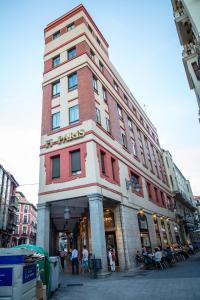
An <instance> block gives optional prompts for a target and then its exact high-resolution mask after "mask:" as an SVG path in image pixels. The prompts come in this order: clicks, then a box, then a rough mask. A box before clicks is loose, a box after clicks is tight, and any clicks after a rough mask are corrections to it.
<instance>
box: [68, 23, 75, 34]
mask: <svg viewBox="0 0 200 300" xmlns="http://www.w3.org/2000/svg"><path fill="white" fill-rule="evenodd" d="M74 28H75V24H74V23H71V24H69V25H68V26H67V32H68V31H71V30H72V29H74Z"/></svg>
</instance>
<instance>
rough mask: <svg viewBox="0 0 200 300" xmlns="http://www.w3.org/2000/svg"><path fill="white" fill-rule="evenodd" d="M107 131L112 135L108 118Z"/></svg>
mask: <svg viewBox="0 0 200 300" xmlns="http://www.w3.org/2000/svg"><path fill="white" fill-rule="evenodd" d="M106 130H107V131H108V132H109V133H110V132H111V130H110V120H109V119H108V118H106Z"/></svg>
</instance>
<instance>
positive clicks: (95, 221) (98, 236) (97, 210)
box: [88, 194, 108, 273]
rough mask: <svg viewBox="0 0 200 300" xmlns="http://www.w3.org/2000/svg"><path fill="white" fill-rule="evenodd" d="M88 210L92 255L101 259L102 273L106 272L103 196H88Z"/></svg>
mask: <svg viewBox="0 0 200 300" xmlns="http://www.w3.org/2000/svg"><path fill="white" fill-rule="evenodd" d="M88 199H89V209H90V227H91V241H92V254H93V255H95V258H101V263H102V270H101V271H102V273H103V272H108V264H107V253H106V240H105V229H104V217H103V196H102V195H101V194H92V195H88Z"/></svg>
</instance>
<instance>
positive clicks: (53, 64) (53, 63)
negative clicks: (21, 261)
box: [52, 54, 60, 68]
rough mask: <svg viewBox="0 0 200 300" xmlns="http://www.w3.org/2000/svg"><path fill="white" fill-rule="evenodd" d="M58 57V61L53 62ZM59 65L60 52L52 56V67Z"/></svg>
mask: <svg viewBox="0 0 200 300" xmlns="http://www.w3.org/2000/svg"><path fill="white" fill-rule="evenodd" d="M58 58H59V63H56V64H55V60H56V59H58ZM59 65H60V54H58V55H56V56H54V57H53V58H52V68H55V67H57V66H59Z"/></svg>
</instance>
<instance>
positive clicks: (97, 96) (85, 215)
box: [37, 5, 179, 270]
mask: <svg viewBox="0 0 200 300" xmlns="http://www.w3.org/2000/svg"><path fill="white" fill-rule="evenodd" d="M44 38H45V53H44V77H43V108H42V128H41V147H40V185H39V204H38V232H39V234H38V235H37V244H38V245H40V246H42V247H44V248H45V249H46V250H47V251H48V252H49V253H50V255H55V253H56V250H57V249H58V240H59V234H60V233H64V234H65V235H66V237H67V240H68V243H67V247H68V248H69V249H70V248H71V247H72V246H73V245H76V247H78V249H79V250H81V248H82V247H83V245H86V246H87V248H88V249H89V251H90V252H92V253H93V254H94V255H95V256H96V257H99V258H101V260H102V266H103V270H106V269H107V248H108V247H110V246H112V247H114V248H115V250H116V253H117V262H116V263H117V265H118V267H119V268H120V269H121V270H122V269H124V268H129V267H130V266H132V265H133V262H134V254H135V253H136V251H137V250H140V249H141V248H142V247H144V246H146V247H152V248H154V247H156V246H160V245H162V246H163V247H165V246H166V245H169V244H172V243H176V242H177V237H176V232H177V228H178V227H179V226H178V224H177V219H176V217H175V213H174V209H175V202H174V199H173V197H172V194H171V190H170V186H169V182H168V181H169V180H168V178H167V174H166V169H165V165H164V162H163V155H162V154H163V153H162V149H161V147H160V144H159V138H158V134H157V131H156V129H155V127H154V125H153V124H152V122H151V120H150V119H149V118H148V117H147V115H146V114H145V112H144V111H143V109H142V108H141V106H140V105H139V103H138V102H137V101H136V99H135V98H134V96H133V94H132V93H131V91H130V90H129V89H128V87H127V86H126V84H125V82H124V81H123V79H122V78H121V77H120V75H119V73H118V72H117V71H116V69H115V68H114V66H113V65H112V63H111V61H110V59H109V53H108V48H109V45H108V42H107V41H106V39H105V38H104V36H103V35H102V33H101V32H100V30H99V29H98V27H97V26H96V24H95V23H94V21H93V19H92V18H91V16H90V15H89V13H88V12H87V10H86V9H85V8H84V6H83V5H79V6H78V7H76V8H74V9H73V10H71V11H70V12H68V13H66V14H65V15H63V16H61V17H60V18H58V19H56V20H55V21H53V22H51V23H50V24H48V25H47V27H46V28H45V30H44Z"/></svg>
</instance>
